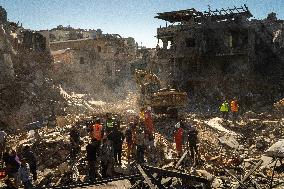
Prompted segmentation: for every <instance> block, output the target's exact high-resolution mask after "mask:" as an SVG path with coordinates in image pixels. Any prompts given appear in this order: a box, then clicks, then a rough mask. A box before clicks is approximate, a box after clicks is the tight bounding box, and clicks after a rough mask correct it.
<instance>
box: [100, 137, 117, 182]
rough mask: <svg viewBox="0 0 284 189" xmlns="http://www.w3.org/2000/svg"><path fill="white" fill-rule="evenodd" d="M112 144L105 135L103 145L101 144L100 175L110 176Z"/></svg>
mask: <svg viewBox="0 0 284 189" xmlns="http://www.w3.org/2000/svg"><path fill="white" fill-rule="evenodd" d="M113 154H114V151H113V144H112V142H111V141H110V140H108V138H107V137H106V136H105V137H104V139H103V146H102V157H101V158H102V161H101V167H102V177H103V178H106V177H112V176H113V171H114V160H113Z"/></svg>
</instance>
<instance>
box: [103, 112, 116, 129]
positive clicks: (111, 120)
mask: <svg viewBox="0 0 284 189" xmlns="http://www.w3.org/2000/svg"><path fill="white" fill-rule="evenodd" d="M114 121H115V119H114V118H112V117H111V114H110V113H107V114H106V121H105V129H106V133H107V134H108V133H110V132H112V131H113V123H114Z"/></svg>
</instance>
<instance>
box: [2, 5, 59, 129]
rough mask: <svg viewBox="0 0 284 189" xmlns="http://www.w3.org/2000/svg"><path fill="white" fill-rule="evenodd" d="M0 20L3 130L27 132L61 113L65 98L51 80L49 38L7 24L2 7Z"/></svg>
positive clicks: (16, 25) (8, 22)
mask: <svg viewBox="0 0 284 189" xmlns="http://www.w3.org/2000/svg"><path fill="white" fill-rule="evenodd" d="M0 20H1V29H0V41H1V47H0V49H1V52H0V105H1V108H0V128H2V129H3V128H5V129H8V130H13V129H24V128H25V126H26V125H27V124H28V123H31V122H34V121H37V120H39V119H45V118H48V117H49V116H50V115H52V114H57V113H59V112H61V108H63V107H61V105H62V104H60V102H59V101H61V100H63V98H61V97H60V94H59V91H58V90H56V89H55V88H54V85H53V83H52V79H51V77H50V71H51V63H52V57H51V54H50V50H49V41H48V40H47V38H46V37H45V35H42V34H41V33H39V32H36V31H32V30H29V29H25V28H23V27H22V26H20V25H19V24H18V23H14V22H10V21H7V13H6V11H5V9H4V8H2V7H1V8H0Z"/></svg>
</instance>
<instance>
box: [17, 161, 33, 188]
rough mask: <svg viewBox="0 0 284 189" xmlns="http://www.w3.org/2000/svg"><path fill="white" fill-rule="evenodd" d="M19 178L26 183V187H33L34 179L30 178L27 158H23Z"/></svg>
mask: <svg viewBox="0 0 284 189" xmlns="http://www.w3.org/2000/svg"><path fill="white" fill-rule="evenodd" d="M19 178H20V179H21V181H22V184H23V185H24V189H31V188H33V184H32V181H31V179H30V168H29V164H28V163H27V161H26V159H25V158H22V159H21V165H20V168H19Z"/></svg>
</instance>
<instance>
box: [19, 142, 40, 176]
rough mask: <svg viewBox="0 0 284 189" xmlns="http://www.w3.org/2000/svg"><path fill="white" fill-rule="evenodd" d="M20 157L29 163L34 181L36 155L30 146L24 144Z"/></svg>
mask: <svg viewBox="0 0 284 189" xmlns="http://www.w3.org/2000/svg"><path fill="white" fill-rule="evenodd" d="M22 157H23V158H24V159H26V161H27V163H28V164H29V167H30V171H31V173H32V175H33V180H34V181H36V180H37V172H36V170H37V166H36V163H37V160H36V156H35V154H34V153H33V151H32V150H31V148H30V146H25V147H24V149H23V154H22Z"/></svg>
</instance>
